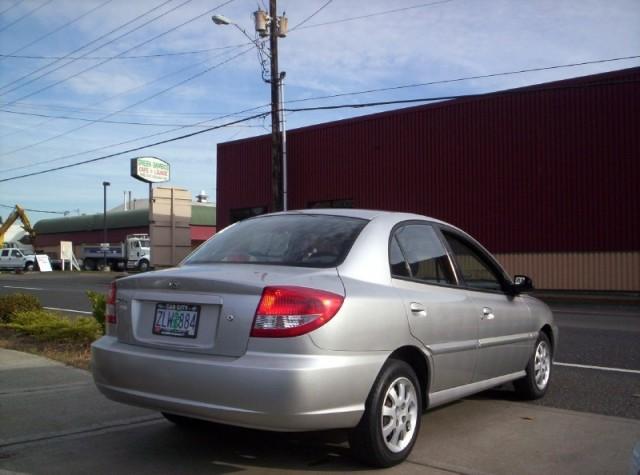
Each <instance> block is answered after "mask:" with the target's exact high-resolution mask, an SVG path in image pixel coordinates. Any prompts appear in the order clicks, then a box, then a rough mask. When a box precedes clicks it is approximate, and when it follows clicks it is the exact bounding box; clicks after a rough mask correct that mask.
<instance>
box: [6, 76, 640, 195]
mask: <svg viewBox="0 0 640 475" xmlns="http://www.w3.org/2000/svg"><path fill="white" fill-rule="evenodd" d="M638 83H640V79H630V80H620V81H606V82H605V81H600V82H592V83H585V84H566V85H555V86H548V87H535V86H533V87H527V88H524V89H522V88H520V89H507V90H504V91H495V92H489V93H481V94H463V95H457V96H439V97H422V98H416V99H402V100H394V101H379V102H370V103H366V104H337V105H331V106H318V107H306V108H299V109H284V110H285V111H287V112H308V111H317V110H331V109H344V108H364V107H375V106H381V105H392V104H407V103H417V102H435V101H444V100H452V99H471V98H476V99H477V98H483V97H495V96H505V95H514V94H526V93H538V92H544V91H552V90H562V89H565V90H566V89H581V88H587V87H596V86H615V85H620V84H638ZM269 114H270V112H263V113H260V114H256V115H253V116H250V117H247V118H244V119H238V120H237V121H233V122H229V123H227V124H222V125H219V126H214V127H210V128H208V129H205V130H200V131H197V132H192V133H189V134H185V135H181V136H178V137H172V138H170V139H166V140H162V141H159V142H155V143H152V144H147V145H142V146H140V147H136V148H132V149H129V150H125V151H123V152H117V153H113V154H110V155H104V156H102V157H97V158H92V159H89V160H84V161H81V162H76V163H71V164H68V165H63V166H60V167H55V168H50V169H46V170H41V171H38V172H33V173H27V174H24V175H19V176H13V177H9V178H3V179H0V183H2V182H6V181H11V180H17V179H19V178H27V177H31V176H35V175H42V174H45V173H50V172H54V171H58V170H63V169H66V168H71V167H76V166H79V165H84V164H86V163H92V162H96V161H99V160H105V159H107V158H112V157H116V156H119V155H124V154H126V153H131V152H136V151H139V150H143V149H145V148H150V147H155V146H157V145H162V144H166V143H169V142H175V141H178V140H183V139H186V138H189V137H193V136H195V135H200V134H203V133H206V132H209V131H211V130H216V129H220V128H223V127H228V126H230V125H234V124H237V123H240V122H244V121H248V120H253V119H256V118H262V117H266V116H267V115H269Z"/></svg>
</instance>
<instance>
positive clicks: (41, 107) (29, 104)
mask: <svg viewBox="0 0 640 475" xmlns="http://www.w3.org/2000/svg"><path fill="white" fill-rule="evenodd" d="M200 64H202V63H195V64H192V65H191V66H188V67H187V68H185V69H179V70H177V71H173V72H172V73H169V74H167V75H165V76H161V77H159V78H157V79H154V80H153V81H152V82H157V81H159V80H161V79H164V78H166V77H168V76H170V75H174V74H177V73H179V72H183V71H184V70H186V69H189V68H193V67H195V66H198V65H200ZM152 82H147V83H145V84H142V85H140V86H136V87H134V88H132V89H128V90H127V91H125V92H124V93H125V94H126V93H128V92H131V91H134V90H136V89H141V88H143V87H146V86H148V85H149V84H151V83H152ZM120 94H121V93H118V95H120ZM118 95H114V96H110V97H108V98H107V99H106V100H111V99H113V98H115V97H117V96H118ZM102 102H104V101H103V100H101V101H100V102H95V103H94V104H93V105H97V104H100V103H102ZM0 106H1V104H0ZM13 107H24V108H26V109H36V110H49V109H51V110H60V111H67V112H87V113H92V112H93V113H96V114H100V113H102V114H108V113H109V112H113V111H111V110H106V109H92V108H91V106H87V107H68V106H63V105H60V104H35V103H33V102H18V103H16V104H14V105H13ZM127 115H136V116H143V117H171V116H179V117H184V116H190V117H193V116H211V115H225V116H226V115H227V112H166V111H155V112H153V111H147V112H143V111H139V112H134V111H131V112H128V113H127Z"/></svg>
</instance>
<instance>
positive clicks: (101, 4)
mask: <svg viewBox="0 0 640 475" xmlns="http://www.w3.org/2000/svg"><path fill="white" fill-rule="evenodd" d="M112 1H113V0H106V1H105V2H102V3H100V4H99V5H97V6H96V7H94V8H92V9H90V10H88V11H86V12H84V13H83V14H82V15H80V16H77V17H75V18H74V19H72V20H69V21H68V22H66V23H64V24H62V25H60V26H59V27H58V28H56V29H54V30H51V31H50V32H48V33H45V34H44V35H42V36H39V37H38V38H36V39H35V40H33V41H31V42H30V43H27V44H26V45H24V46H21V47H20V48H18V49H16V50H14V51H12V52H11V53H10V54H6V55H5V54H2V55H0V61H2V60H3V59H5V58H11V57H15V56H14V55H15V54H16V53H19V52H20V51H24V50H25V49H27V48H28V47H29V46H33V45H35V44H36V43H39V42H40V41H42V40H44V39H45V38H48V37H49V36H51V35H54V34H55V33H57V32H59V31H61V30H63V29H65V28H67V27H68V26H70V25H73V24H74V23H76V22H78V21H80V20H81V19H83V18H84V17H86V16H87V15H90V14H91V13H93V12H95V11H96V10H99V9H101V8H102V7H104V6H105V5H107V4H108V3H111V2H112Z"/></svg>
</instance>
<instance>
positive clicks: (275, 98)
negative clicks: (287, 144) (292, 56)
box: [211, 0, 288, 211]
mask: <svg viewBox="0 0 640 475" xmlns="http://www.w3.org/2000/svg"><path fill="white" fill-rule="evenodd" d="M276 2H277V0H269V14H267V12H265V11H264V10H260V9H259V10H258V11H256V12H254V13H253V18H254V22H255V30H256V33H258V36H260V37H261V38H265V37H267V36H268V37H269V60H270V63H269V79H266V78H265V77H264V76H263V79H264V80H265V81H266V82H268V83H269V84H270V85H271V191H272V203H271V211H282V210H284V209H287V202H286V196H285V191H284V190H285V186H286V183H287V178H286V175H287V170H286V162H285V158H284V154H285V150H284V147H283V127H284V123H285V121H284V110H283V106H282V102H281V89H282V80H283V79H284V73H283V74H280V72H279V71H278V38H284V37H285V36H287V29H288V19H287V17H286V16H285V15H282V16H280V17H279V16H278V15H277V4H276ZM211 19H212V20H213V22H214V23H215V24H216V25H234V26H235V27H236V28H238V29H239V30H240V31H241V32H242V34H244V35H245V36H246V37H247V38H249V39H250V40H251V42H252V43H253V44H255V45H256V47H257V48H258V51H259V52H261V51H262V43H261V42H259V40H257V39H253V38H251V37H250V36H249V35H248V34H247V32H246V31H244V30H243V29H242V28H241V27H240V26H238V25H237V24H236V23H235V22H233V21H232V20H230V19H229V18H227V17H225V16H223V15H214V16H212V17H211ZM263 74H264V73H263ZM281 126H282V128H281Z"/></svg>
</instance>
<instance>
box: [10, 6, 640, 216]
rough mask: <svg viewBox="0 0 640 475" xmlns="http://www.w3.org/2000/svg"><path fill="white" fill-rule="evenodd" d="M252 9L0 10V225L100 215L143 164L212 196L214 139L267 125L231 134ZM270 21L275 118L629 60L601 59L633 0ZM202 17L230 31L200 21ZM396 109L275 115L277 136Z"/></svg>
mask: <svg viewBox="0 0 640 475" xmlns="http://www.w3.org/2000/svg"><path fill="white" fill-rule="evenodd" d="M266 3H267V4H268V2H266ZM261 4H262V5H263V7H262V8H263V9H266V8H267V6H264V2H263V0H258V1H256V0H230V1H229V0H225V1H223V0H208V1H205V0H136V1H131V0H127V1H125V0H0V13H1V15H0V216H2V217H3V218H6V217H7V215H8V214H9V213H10V211H11V209H10V208H11V207H13V206H14V205H15V204H19V205H20V206H22V207H25V208H27V209H28V210H32V211H29V212H28V214H29V216H30V218H31V221H32V222H36V221H38V220H39V219H46V218H51V217H55V216H56V214H51V213H43V212H40V211H52V212H58V213H62V212H68V213H70V215H77V214H83V213H87V214H90V213H96V212H101V211H102V207H103V187H102V182H103V181H108V182H110V183H111V186H110V187H109V189H108V207H109V208H112V207H115V206H118V205H120V204H122V201H123V196H124V195H123V193H124V192H125V191H131V192H132V194H133V196H134V197H136V198H144V197H146V195H147V190H148V188H147V185H146V184H145V183H142V182H140V181H136V180H135V179H133V178H132V177H131V176H130V165H129V164H130V159H131V158H135V157H140V156H155V157H158V158H161V159H163V160H165V161H167V162H169V163H170V164H171V181H170V182H168V183H167V185H170V186H177V187H182V188H187V189H188V190H190V191H191V193H192V194H193V195H194V196H195V195H196V194H198V193H199V192H200V191H201V190H204V191H206V192H207V193H208V194H209V195H210V197H211V198H210V200H211V201H214V202H215V194H216V146H217V144H218V143H223V142H227V141H230V140H237V139H242V138H246V137H252V136H257V135H263V134H267V133H269V131H270V124H271V122H270V118H269V116H266V117H258V118H254V119H249V120H243V121H242V122H239V123H237V124H232V125H229V123H230V122H234V121H239V120H242V119H245V118H247V117H250V116H253V115H256V114H260V113H266V112H268V111H269V108H268V103H269V101H270V89H269V85H268V84H267V83H265V82H264V81H263V79H262V67H261V63H260V57H259V54H258V48H257V47H256V45H255V44H253V43H252V42H250V41H249V39H250V38H251V39H255V31H254V24H253V20H252V12H253V11H255V10H256V9H257V8H258V6H259V5H261ZM278 10H279V14H282V13H286V17H287V19H288V22H289V33H288V35H287V36H286V37H285V38H281V39H280V40H279V43H278V45H279V47H278V49H279V54H278V56H279V68H280V71H286V79H285V86H284V96H285V101H286V102H287V104H286V108H287V109H292V108H300V107H319V106H329V105H338V104H363V103H370V102H379V101H396V100H406V99H415V98H424V97H442V96H452V95H453V96H456V95H464V94H474V93H483V92H491V91H496V90H502V89H509V88H513V87H520V86H526V85H531V84H540V83H544V82H548V81H553V80H558V79H565V78H572V77H577V76H584V75H589V74H595V73H600V72H606V71H612V70H619V69H625V68H629V67H635V66H639V65H640V58H638V57H636V58H631V59H622V60H615V61H608V60H611V59H615V58H626V57H630V56H638V55H640V2H639V1H638V0H526V1H525V0H440V1H437V0H431V1H430V2H425V1H420V0H395V1H393V2H390V1H388V0H278ZM212 14H221V15H224V16H225V17H227V18H229V19H231V20H232V21H233V22H234V23H235V26H234V25H215V24H214V23H213V22H212V21H211V16H212ZM241 30H244V33H243V32H242V31H241ZM245 33H246V35H248V36H249V38H247V36H245ZM263 51H264V52H266V53H268V48H267V47H265V48H264V49H263ZM264 57H265V56H264V54H263V58H264ZM603 60H607V61H603ZM585 62H589V63H592V64H584V65H580V66H571V67H557V68H552V69H547V70H540V71H528V72H523V73H517V74H504V75H496V76H492V77H487V78H476V79H465V78H470V77H477V76H486V75H493V74H496V73H511V72H516V71H522V70H530V69H543V68H549V67H555V66H565V65H574V64H577V63H585ZM458 79H460V80H458ZM452 80H456V81H452ZM434 82H435V83H436V84H429V85H422V86H415V87H400V88H398V86H409V85H415V84H422V83H434ZM438 82H439V83H438ZM389 88H395V89H390V90H386V91H385V90H382V91H381V90H380V89H389ZM370 90H376V91H374V92H367V93H360V94H349V93H355V92H362V91H370ZM332 95H339V96H338V97H332V98H327V97H323V96H332ZM410 105H415V104H410ZM406 106H407V105H406V104H405V105H403V104H393V105H387V106H376V107H367V108H358V109H338V110H320V111H298V112H287V115H286V123H287V129H288V130H291V129H293V128H297V127H301V126H305V125H311V124H318V123H323V122H329V121H332V120H338V119H343V118H347V117H353V116H358V115H365V114H370V113H375V112H380V111H383V110H389V109H397V108H401V107H406ZM212 127H218V128H216V129H214V130H210V131H207V132H204V133H201V134H198V135H194V136H192V137H189V138H185V139H181V140H175V141H171V142H168V143H165V144H161V145H155V146H150V147H149V145H151V144H154V143H156V142H160V141H164V140H168V139H172V138H175V137H179V136H182V135H187V134H190V133H193V132H196V131H202V130H205V129H207V128H212ZM134 148H140V150H137V151H132V152H129V153H124V154H121V155H118V156H114V157H111V158H104V159H103V158H102V157H105V156H107V155H111V154H116V153H120V152H124V151H127V150H129V149H134ZM94 159H97V160H95V161H92V162H90V163H86V164H83V165H79V166H74V167H69V168H64V169H61V170H57V171H51V172H46V173H42V174H36V175H32V176H27V177H20V176H21V175H27V174H32V173H38V172H42V171H46V170H48V169H51V168H56V167H61V166H66V165H71V164H74V163H77V162H82V161H87V160H94ZM36 210H37V211H36ZM58 216H59V215H58Z"/></svg>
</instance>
